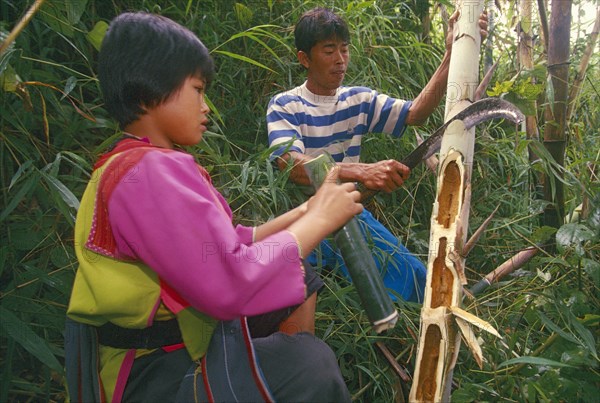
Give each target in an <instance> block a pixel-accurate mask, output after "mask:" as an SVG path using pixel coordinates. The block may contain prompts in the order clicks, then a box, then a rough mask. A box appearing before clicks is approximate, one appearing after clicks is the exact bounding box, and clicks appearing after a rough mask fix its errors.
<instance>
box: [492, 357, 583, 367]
mask: <svg viewBox="0 0 600 403" xmlns="http://www.w3.org/2000/svg"><path fill="white" fill-rule="evenodd" d="M515 364H529V365H537V366H547V367H559V368H567V367H568V368H572V367H573V366H572V365H569V364H564V363H562V362H558V361H554V360H549V359H547V358H541V357H528V356H525V357H518V358H512V359H510V360H507V361H504V362H502V363H500V365H498V368H502V367H508V366H510V365H515Z"/></svg>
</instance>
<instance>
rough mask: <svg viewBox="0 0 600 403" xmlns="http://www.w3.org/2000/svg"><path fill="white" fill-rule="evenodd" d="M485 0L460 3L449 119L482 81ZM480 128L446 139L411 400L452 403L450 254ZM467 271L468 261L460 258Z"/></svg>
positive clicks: (457, 292)
mask: <svg viewBox="0 0 600 403" xmlns="http://www.w3.org/2000/svg"><path fill="white" fill-rule="evenodd" d="M483 3H484V2H483V1H482V0H480V1H478V0H474V1H469V0H465V1H462V2H458V4H457V8H459V9H460V10H461V13H460V18H459V19H458V21H457V23H456V24H455V30H454V44H453V49H452V56H451V59H450V67H449V75H448V87H447V94H446V110H445V117H446V119H445V120H446V121H447V120H448V119H450V118H451V117H452V116H454V115H455V114H456V113H458V112H460V111H461V110H462V109H464V108H465V107H466V106H467V105H468V104H470V103H471V100H472V99H473V96H474V94H475V90H476V88H477V85H478V83H479V49H480V44H481V37H480V34H479V26H478V19H479V15H480V14H481V12H482V10H483V6H484V4H483ZM474 138H475V129H474V128H472V129H470V130H468V131H467V130H465V127H464V124H463V122H462V121H455V122H452V123H451V124H450V125H449V126H448V128H447V129H446V132H445V133H444V137H443V139H442V145H441V149H440V162H441V163H440V165H439V169H438V182H437V193H436V199H435V202H434V206H433V212H432V216H431V229H430V240H429V257H428V262H427V282H426V287H425V298H424V299H425V301H424V303H423V308H422V310H421V325H420V332H419V344H418V349H417V359H416V365H415V373H414V378H413V384H412V388H411V391H410V396H409V400H410V401H411V402H442V401H449V400H450V385H451V383H452V376H453V371H454V366H455V364H456V359H457V357H458V350H459V348H460V342H461V339H460V332H459V330H458V326H457V324H456V323H455V320H454V317H453V315H452V314H451V313H450V311H449V309H448V307H450V306H460V305H461V300H462V284H461V281H460V279H459V275H458V273H457V271H456V267H457V266H456V265H455V263H454V262H452V261H451V260H450V258H449V256H450V255H451V254H452V255H453V256H454V257H456V256H459V255H460V252H461V250H460V249H461V248H462V245H464V242H465V241H466V236H467V230H466V229H467V228H468V221H469V205H470V199H471V194H470V186H471V185H470V182H471V171H472V161H473V149H474ZM458 263H459V265H460V266H461V267H464V259H463V258H459V262H458Z"/></svg>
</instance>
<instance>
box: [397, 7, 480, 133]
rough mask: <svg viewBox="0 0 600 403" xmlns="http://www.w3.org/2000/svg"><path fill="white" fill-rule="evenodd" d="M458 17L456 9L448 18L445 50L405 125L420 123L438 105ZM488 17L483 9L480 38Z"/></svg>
mask: <svg viewBox="0 0 600 403" xmlns="http://www.w3.org/2000/svg"><path fill="white" fill-rule="evenodd" d="M458 17H459V13H458V11H456V12H454V14H452V16H451V17H450V19H449V20H448V34H447V36H446V52H445V53H444V57H443V59H442V62H441V63H440V65H439V67H438V68H437V70H436V71H435V73H433V75H432V76H431V78H430V79H429V82H428V83H427V85H425V87H424V88H423V89H422V90H421V92H420V93H419V95H418V96H417V97H416V98H415V99H414V100H413V103H412V105H411V107H410V109H409V111H408V114H407V115H406V124H407V125H421V124H423V123H424V122H425V120H426V119H427V118H428V117H429V116H431V114H432V113H433V111H434V110H435V108H436V107H437V106H438V105H439V103H440V101H441V100H442V97H443V96H444V94H445V92H446V87H447V86H448V69H449V67H450V56H451V55H452V44H453V42H454V38H453V31H454V23H455V22H456V20H457V19H458ZM487 25H488V17H487V12H486V11H484V12H483V13H482V14H481V15H480V16H479V27H480V34H481V37H482V39H483V38H485V37H487V33H488V32H487Z"/></svg>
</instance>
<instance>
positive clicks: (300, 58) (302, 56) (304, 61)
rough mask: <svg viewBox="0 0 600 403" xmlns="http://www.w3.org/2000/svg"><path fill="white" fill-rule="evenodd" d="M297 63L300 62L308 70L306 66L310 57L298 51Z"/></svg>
mask: <svg viewBox="0 0 600 403" xmlns="http://www.w3.org/2000/svg"><path fill="white" fill-rule="evenodd" d="M298 61H299V62H300V64H301V65H303V66H304V68H305V69H308V65H309V62H310V56H309V55H308V54H307V53H306V52H304V51H302V50H299V51H298Z"/></svg>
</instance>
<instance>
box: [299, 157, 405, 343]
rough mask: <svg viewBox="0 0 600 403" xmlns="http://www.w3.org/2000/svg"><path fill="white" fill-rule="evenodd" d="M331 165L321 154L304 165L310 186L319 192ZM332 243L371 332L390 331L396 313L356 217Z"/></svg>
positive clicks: (330, 159) (329, 158)
mask: <svg viewBox="0 0 600 403" xmlns="http://www.w3.org/2000/svg"><path fill="white" fill-rule="evenodd" d="M334 166H335V161H334V160H333V158H332V157H331V155H329V154H328V153H323V154H321V155H319V156H318V157H317V158H314V159H312V160H310V161H308V162H306V163H305V164H304V169H305V171H306V173H307V175H308V177H309V178H310V181H311V183H312V184H313V186H315V188H317V189H318V188H319V187H320V186H321V184H322V183H323V181H324V180H325V177H326V175H327V173H328V172H329V171H330V170H331V169H332V168H333V167H334ZM334 240H335V243H336V245H337V246H338V248H339V249H340V253H341V255H342V259H344V263H345V264H346V267H347V268H348V273H349V274H350V278H351V279H352V283H353V284H354V287H355V288H356V291H357V292H358V297H359V299H360V301H361V305H362V307H363V308H364V309H365V312H366V313H367V317H368V318H369V321H370V322H371V324H372V325H373V330H375V332H377V333H381V332H383V331H385V330H387V329H390V328H393V327H394V326H395V325H396V322H397V321H398V311H396V308H395V307H394V304H393V302H392V300H391V298H390V296H389V294H388V293H387V291H386V289H385V286H384V284H383V280H382V278H381V275H380V274H379V272H378V271H377V266H376V265H375V260H374V259H373V255H372V254H371V251H370V250H369V248H368V246H367V242H366V241H365V238H364V236H363V234H362V232H361V230H360V226H359V224H358V221H357V219H356V217H353V218H352V219H350V221H348V222H347V223H346V225H344V226H343V227H342V228H341V229H339V230H338V231H337V232H336V233H335V234H334Z"/></svg>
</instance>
